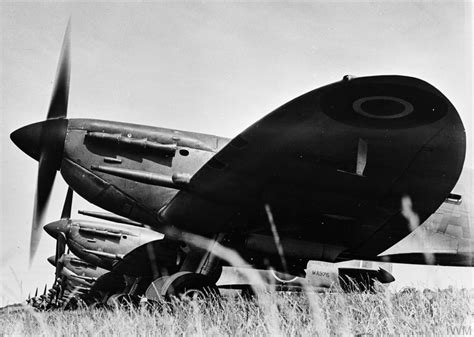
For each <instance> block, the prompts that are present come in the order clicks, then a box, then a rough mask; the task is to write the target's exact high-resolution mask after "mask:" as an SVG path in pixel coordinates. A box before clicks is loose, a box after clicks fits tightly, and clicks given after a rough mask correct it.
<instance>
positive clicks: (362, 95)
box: [159, 76, 466, 258]
mask: <svg viewBox="0 0 474 337" xmlns="http://www.w3.org/2000/svg"><path fill="white" fill-rule="evenodd" d="M465 147H466V140H465V132H464V127H463V125H462V122H461V120H460V118H459V115H458V113H457V111H456V110H455V108H454V107H453V105H452V104H451V103H450V102H449V101H448V99H447V98H446V97H445V96H444V95H443V94H441V93H440V92H439V91H438V90H437V89H436V88H434V87H433V86H431V85H430V84H428V83H426V82H424V81H422V80H419V79H416V78H411V77H404V76H374V77H361V78H354V79H349V80H343V81H341V82H336V83H334V84H330V85H328V86H325V87H322V88H319V89H316V90H313V91H311V92H308V93H307V94H304V95H302V96H300V97H298V98H296V99H294V100H292V101H290V102H288V103H287V104H285V105H283V106H281V107H280V108H278V109H276V110H275V111H273V112H272V113H270V114H268V115H267V116H265V117H264V118H262V119H261V120H260V121H258V122H256V123H255V124H253V125H252V126H250V127H249V128H248V129H246V130H245V131H244V132H242V133H241V134H240V135H238V136H237V137H235V138H234V139H233V140H232V141H230V143H229V144H228V145H226V146H225V147H224V148H223V149H222V150H221V151H219V152H218V153H217V154H215V155H214V157H212V158H211V159H210V160H209V161H208V162H207V163H206V164H205V165H204V166H203V167H202V168H201V169H200V170H199V171H198V172H197V173H196V174H195V175H194V176H193V177H192V179H191V181H190V183H189V186H188V188H187V189H186V190H183V191H180V192H179V193H178V194H177V195H176V196H175V197H174V199H172V201H171V202H170V203H169V204H167V205H166V206H165V207H163V208H162V209H161V210H160V212H159V215H160V218H161V220H162V221H163V222H164V223H165V224H168V225H172V226H176V227H178V228H181V229H184V230H187V231H190V232H195V233H208V234H212V233H218V232H230V231H243V230H244V229H245V230H247V229H249V230H254V231H258V230H264V229H265V228H267V229H268V228H269V227H268V226H269V225H268V222H265V221H262V219H265V218H262V217H261V213H262V211H263V210H264V205H269V206H270V208H271V209H272V210H273V211H274V213H275V214H274V215H275V223H276V226H277V228H278V229H279V230H281V236H283V238H285V235H287V234H285V233H286V232H285V231H286V230H287V229H288V228H290V229H291V228H298V230H297V232H299V234H298V233H296V234H295V233H292V234H291V235H293V236H294V235H296V236H294V237H296V238H298V239H304V240H307V241H317V242H323V243H324V242H330V243H332V244H335V245H338V246H341V247H343V248H344V252H345V254H346V258H347V257H351V256H354V257H357V258H363V257H364V256H367V257H368V256H372V257H373V256H376V255H378V254H380V253H381V252H383V251H384V250H386V249H387V248H389V247H390V246H392V245H393V244H394V243H396V242H398V241H399V240H400V239H402V238H403V237H405V236H406V235H408V234H409V233H410V232H411V231H412V230H413V228H410V226H408V224H407V221H406V219H405V218H404V217H403V216H402V215H401V213H400V204H401V198H402V196H404V195H408V196H409V197H410V198H411V201H412V204H413V207H414V210H415V211H416V212H417V213H418V215H419V217H420V220H421V222H422V221H424V220H425V219H426V218H427V217H428V216H429V215H430V214H431V213H433V212H434V211H435V210H436V209H437V208H438V207H439V205H440V204H441V203H442V202H443V201H444V200H445V198H446V197H447V195H448V194H449V193H450V192H451V190H452V188H453V187H454V185H455V183H456V181H457V180H458V177H459V175H460V172H461V170H462V166H463V162H464V157H465ZM285 213H286V215H285ZM259 214H260V215H259ZM329 222H330V223H331V225H328V224H329ZM301 224H303V225H301ZM288 235H290V234H288Z"/></svg>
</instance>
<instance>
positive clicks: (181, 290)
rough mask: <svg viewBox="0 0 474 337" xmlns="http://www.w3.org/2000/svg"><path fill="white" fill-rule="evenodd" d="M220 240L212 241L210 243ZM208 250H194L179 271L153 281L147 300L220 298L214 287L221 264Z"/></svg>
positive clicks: (147, 292) (189, 253)
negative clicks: (184, 297) (181, 297)
mask: <svg viewBox="0 0 474 337" xmlns="http://www.w3.org/2000/svg"><path fill="white" fill-rule="evenodd" d="M221 239H222V236H221V235H218V236H216V237H215V238H214V240H213V243H215V242H218V241H220V240H221ZM212 245H213V244H211V245H210V246H209V249H208V250H199V249H194V250H191V251H189V252H188V253H187V256H186V258H185V260H184V261H183V264H182V265H181V268H180V271H179V272H177V273H174V274H172V275H170V276H165V277H159V278H157V279H156V280H154V281H153V282H152V283H151V284H150V285H149V287H148V289H147V290H146V292H145V295H146V298H147V299H148V300H149V301H161V300H162V299H170V298H172V297H180V296H186V297H192V298H194V297H198V298H208V297H210V296H211V297H212V296H217V295H219V289H218V288H217V286H216V283H217V281H218V280H219V278H220V276H221V273H222V264H221V261H220V260H219V259H218V258H217V257H216V256H215V255H213V254H212Z"/></svg>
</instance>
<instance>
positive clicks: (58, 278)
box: [54, 187, 73, 302]
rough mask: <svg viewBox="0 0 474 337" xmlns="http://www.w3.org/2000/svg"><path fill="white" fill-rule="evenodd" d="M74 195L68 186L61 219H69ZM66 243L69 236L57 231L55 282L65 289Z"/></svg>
mask: <svg viewBox="0 0 474 337" xmlns="http://www.w3.org/2000/svg"><path fill="white" fill-rule="evenodd" d="M72 197H73V190H72V188H71V187H69V188H68V190H67V193H66V199H65V200H64V205H63V210H62V212H61V220H69V218H70V217H71V209H72ZM66 243H67V238H66V235H65V234H64V233H63V232H59V233H57V236H56V252H55V256H54V262H55V266H56V271H55V273H54V276H55V278H54V282H55V284H57V285H58V286H59V287H60V289H63V288H64V287H63V283H64V277H63V275H62V271H63V268H64V258H63V255H64V253H65V251H66ZM61 293H62V291H59V290H58V291H56V293H55V294H56V302H57V300H59V297H60V296H61V295H62V294H61Z"/></svg>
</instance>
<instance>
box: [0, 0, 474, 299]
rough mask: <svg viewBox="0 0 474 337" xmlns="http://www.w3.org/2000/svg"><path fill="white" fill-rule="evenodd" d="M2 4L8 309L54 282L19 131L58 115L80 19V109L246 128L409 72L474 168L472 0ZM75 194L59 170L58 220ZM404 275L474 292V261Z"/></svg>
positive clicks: (50, 215) (73, 102)
mask: <svg viewBox="0 0 474 337" xmlns="http://www.w3.org/2000/svg"><path fill="white" fill-rule="evenodd" d="M0 6H1V7H0V9H1V38H2V40H1V44H0V50H1V57H0V60H1V62H0V65H1V66H0V74H1V84H0V107H1V109H0V112H1V116H0V117H1V123H0V128H1V134H0V145H1V146H0V159H1V165H0V177H1V178H0V179H1V181H0V183H1V186H2V189H1V192H0V198H1V200H0V201H1V203H0V205H1V206H0V207H1V209H0V221H1V222H0V243H1V249H0V254H1V255H0V262H1V269H0V305H3V304H6V303H13V302H17V301H20V300H24V299H25V298H26V296H27V295H28V292H30V291H31V292H34V289H35V288H36V286H39V287H40V289H41V288H42V287H44V284H45V283H48V284H49V285H50V284H51V282H52V281H53V269H52V267H51V266H50V265H49V264H48V263H47V262H46V257H48V256H50V255H53V254H54V249H55V248H54V246H55V243H54V240H53V239H51V238H50V237H49V236H47V235H45V233H44V235H43V238H42V241H41V243H40V246H39V249H38V251H37V254H36V258H35V260H34V262H33V265H32V267H31V269H28V249H29V248H28V247H29V237H30V227H31V219H32V214H33V200H34V191H35V184H36V171H37V163H36V162H35V161H33V159H31V158H29V157H28V156H26V155H25V154H24V153H23V152H21V151H20V150H19V149H18V148H16V147H15V145H14V144H13V143H12V142H11V141H10V139H9V134H10V133H11V132H12V131H14V130H15V129H17V128H19V127H21V126H23V125H26V124H30V123H33V122H36V121H40V120H43V119H44V118H45V117H46V112H47V108H48V105H49V100H50V97H51V91H52V83H53V80H54V76H55V72H56V66H57V60H58V57H59V52H60V47H61V42H62V38H63V34H64V30H65V27H66V23H67V20H68V18H69V17H70V16H71V17H72V73H71V88H70V95H69V110H68V117H71V118H79V117H85V118H98V119H106V120H117V121H124V122H133V123H139V124H145V125H154V126H160V127H169V128H176V129H181V130H188V131H195V132H202V133H208V134H215V135H219V136H224V137H234V136H236V135H237V134H239V133H240V132H241V131H243V130H244V129H245V128H246V127H248V126H249V125H251V124H252V123H254V122H255V121H257V120H258V119H260V118H261V117H263V116H264V115H265V114H267V113H269V112H271V111H272V110H274V109H275V108H277V107H278V106H280V105H282V104H284V103H286V102H287V101H289V100H291V99H293V98H295V97H297V96H299V95H301V94H303V93H305V92H307V91H310V90H312V89H315V88H317V87H320V86H323V85H326V84H329V83H332V82H335V81H339V80H340V79H342V77H343V76H344V75H345V74H352V75H356V76H367V75H379V74H400V75H408V76H413V77H418V78H421V79H423V80H425V81H427V82H429V83H431V84H432V85H434V86H435V87H437V88H438V89H439V90H440V91H441V92H443V93H444V94H445V95H446V96H447V97H448V98H449V99H450V100H451V102H452V103H453V104H454V106H455V107H456V109H457V110H458V112H459V113H460V115H461V118H462V119H463V122H464V125H465V127H466V132H467V137H468V155H467V159H466V166H468V167H474V156H473V155H472V153H473V152H472V150H471V148H472V146H471V145H470V143H469V142H470V141H471V140H470V138H471V136H472V135H473V131H474V117H473V114H472V103H473V102H472V96H473V95H472V92H473V91H472V46H473V43H472V42H473V41H472V5H471V3H470V2H461V1H442V2H437V1H434V2H432V1H425V2H384V1H377V2H327V1H319V2H318V1H316V2H310V3H309V2H292V3H273V2H272V3H270V2H266V3H250V2H244V3H220V2H205V1H204V2H186V3H185V2H182V3H175V2H173V3H171V2H170V3H164V2H161V3H121V4H119V3H101V4H94V3H62V4H61V3H6V2H2V3H1V5H0ZM65 194H66V185H65V183H64V182H63V180H62V178H61V177H60V175H58V176H57V178H56V184H55V187H54V189H53V194H52V196H51V201H50V205H49V208H48V212H47V215H46V222H50V221H54V220H57V219H58V218H59V215H60V212H61V208H62V204H63V200H64V196H65ZM78 209H90V210H94V209H95V207H93V206H92V205H89V204H88V203H87V202H85V201H84V200H82V199H80V198H79V197H78V196H75V201H74V205H73V214H74V213H75V212H74V211H77V210H78ZM74 217H76V216H74ZM77 218H80V216H77ZM397 270H398V278H397V282H398V283H397V286H399V287H401V286H405V285H409V284H413V283H421V284H426V285H431V286H443V287H445V286H447V285H450V284H455V285H456V284H460V285H463V286H466V284H467V286H469V284H468V283H469V282H470V286H471V287H472V268H464V269H462V268H461V269H459V268H440V267H419V266H415V267H414V266H397V267H396V268H394V272H396V271H397ZM396 276H397V275H396ZM433 279H435V280H437V281H436V282H434V281H433ZM433 282H434V283H433ZM466 282H467V283H466Z"/></svg>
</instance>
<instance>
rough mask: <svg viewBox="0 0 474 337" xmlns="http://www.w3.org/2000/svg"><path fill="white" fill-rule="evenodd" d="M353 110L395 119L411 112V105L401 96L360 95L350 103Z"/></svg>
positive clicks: (381, 117) (362, 113)
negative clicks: (360, 96)
mask: <svg viewBox="0 0 474 337" xmlns="http://www.w3.org/2000/svg"><path fill="white" fill-rule="evenodd" d="M352 108H353V109H354V111H355V112H356V113H358V114H360V115H362V116H365V117H369V118H375V119H395V118H402V117H405V116H407V115H409V114H411V113H412V112H413V105H412V104H411V103H409V102H407V101H405V100H404V99H402V98H397V97H392V96H369V97H362V98H359V99H357V100H355V101H354V103H352Z"/></svg>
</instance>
